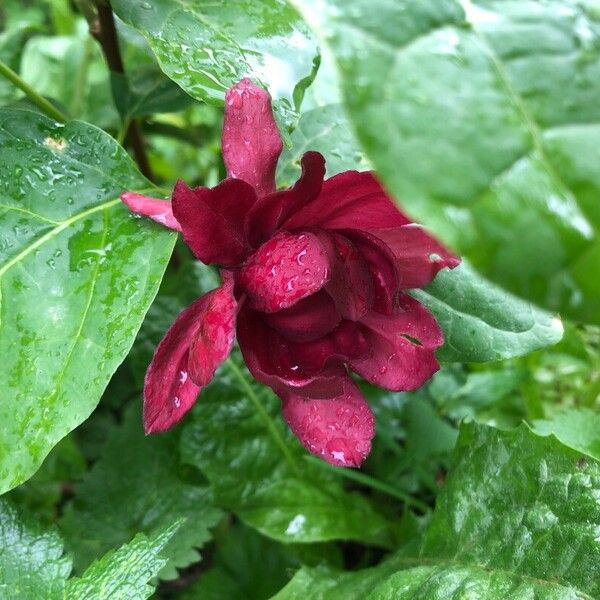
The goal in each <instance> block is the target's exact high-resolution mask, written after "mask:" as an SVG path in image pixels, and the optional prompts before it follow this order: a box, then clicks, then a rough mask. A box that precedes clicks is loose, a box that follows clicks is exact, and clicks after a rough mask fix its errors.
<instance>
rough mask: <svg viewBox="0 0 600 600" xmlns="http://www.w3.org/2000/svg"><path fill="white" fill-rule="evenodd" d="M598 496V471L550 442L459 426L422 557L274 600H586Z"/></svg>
mask: <svg viewBox="0 0 600 600" xmlns="http://www.w3.org/2000/svg"><path fill="white" fill-rule="evenodd" d="M599 492H600V463H598V462H597V461H595V460H593V459H592V458H589V459H585V460H582V455H581V454H580V453H579V452H575V451H573V450H571V449H570V448H567V447H566V446H564V445H563V444H561V443H560V442H559V441H558V440H557V439H556V438H553V437H547V438H544V437H539V436H537V435H535V434H534V433H533V432H531V431H530V430H529V429H528V428H527V427H525V426H522V427H520V428H519V429H517V430H514V431H507V432H502V431H499V430H496V429H493V428H490V427H486V426H482V425H475V424H469V425H464V426H463V428H462V430H461V435H460V437H459V440H458V444H457V449H456V452H455V456H454V467H453V469H452V471H451V472H450V474H449V476H448V479H447V481H446V484H445V485H444V487H443V489H442V491H441V493H440V495H439V497H438V500H437V503H436V509H435V511H434V513H433V517H432V519H431V521H430V524H429V526H428V528H427V530H426V532H425V535H424V539H423V544H422V547H421V550H420V552H418V553H417V554H416V555H415V556H414V557H411V556H409V553H408V552H402V551H401V552H399V553H397V554H396V555H395V556H394V557H392V558H391V559H390V560H389V561H388V562H386V563H383V564H382V565H380V566H378V567H375V568H373V569H367V570H363V571H358V572H354V573H339V572H335V571H330V570H325V569H313V570H309V569H303V570H301V571H300V572H299V573H298V574H297V575H296V576H295V577H294V579H293V580H292V581H291V582H290V584H288V586H286V587H285V588H284V589H283V590H282V591H281V592H280V593H279V594H278V595H277V596H276V598H277V599H278V600H291V599H296V598H298V599H299V598H302V597H303V595H302V594H303V593H304V594H309V597H310V598H311V599H315V600H318V599H320V598H323V599H325V598H326V599H327V600H335V599H337V598H340V599H341V598H344V600H351V599H357V600H358V599H359V598H360V599H362V598H369V599H371V600H384V599H386V600H387V599H392V598H393V599H394V600H431V599H433V598H436V599H437V598H439V599H440V600H442V599H443V600H460V599H462V598H465V597H466V596H465V594H467V595H468V597H470V598H471V597H472V598H477V599H478V600H503V599H505V598H511V600H512V599H515V600H521V599H523V600H526V599H530V598H544V599H549V600H593V599H594V598H597V597H598V594H599V592H600V540H599V539H598V533H597V532H598V527H599V526H600V500H599V498H600V494H599ZM394 571H396V572H395V573H394V574H393V575H392V573H393V572H394ZM304 597H306V596H304Z"/></svg>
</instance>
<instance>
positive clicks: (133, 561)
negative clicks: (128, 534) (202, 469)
mask: <svg viewBox="0 0 600 600" xmlns="http://www.w3.org/2000/svg"><path fill="white" fill-rule="evenodd" d="M179 525H180V523H179V522H176V523H174V524H173V525H171V526H170V527H168V528H166V529H163V530H162V531H161V532H160V533H158V534H157V535H155V536H153V537H151V538H148V537H146V536H145V535H144V534H142V533H139V534H138V535H136V536H135V537H134V538H133V540H132V541H131V542H129V543H128V544H126V545H124V546H121V548H119V549H118V550H113V551H111V552H108V553H107V554H106V555H104V556H103V557H102V558H101V559H100V560H97V561H96V562H94V563H93V564H92V565H91V566H90V567H89V568H88V569H87V570H86V572H85V573H84V574H83V575H82V576H81V577H76V578H73V579H71V580H69V582H68V584H67V598H69V600H71V599H72V600H144V599H145V598H149V597H150V596H151V595H152V593H153V592H154V587H155V586H153V585H149V583H148V582H149V581H151V580H153V579H154V578H155V577H156V576H157V575H158V572H159V571H160V569H161V568H162V567H163V566H164V565H165V563H166V562H167V561H166V559H165V558H162V557H161V556H160V553H161V552H162V550H163V548H164V547H165V545H166V544H167V543H168V542H169V540H170V539H171V537H172V536H173V535H174V534H175V533H176V532H177V529H178V527H179Z"/></svg>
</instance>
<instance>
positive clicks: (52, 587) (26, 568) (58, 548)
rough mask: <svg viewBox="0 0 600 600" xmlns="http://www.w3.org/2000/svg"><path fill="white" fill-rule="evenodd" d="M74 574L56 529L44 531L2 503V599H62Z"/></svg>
mask: <svg viewBox="0 0 600 600" xmlns="http://www.w3.org/2000/svg"><path fill="white" fill-rule="evenodd" d="M70 572H71V559H70V558H69V557H67V556H63V545H62V540H61V539H60V536H59V535H58V532H57V531H56V529H54V528H53V529H44V528H43V527H41V526H40V525H39V524H38V523H36V522H35V521H34V520H32V519H29V518H23V517H22V516H21V515H20V514H19V513H18V511H17V510H16V509H15V508H14V506H13V505H12V504H11V503H9V502H7V501H6V500H0V599H2V600H21V599H23V600H25V599H31V600H34V599H35V598H44V599H45V600H58V599H61V598H63V593H64V588H65V580H66V579H67V577H68V576H69V573H70Z"/></svg>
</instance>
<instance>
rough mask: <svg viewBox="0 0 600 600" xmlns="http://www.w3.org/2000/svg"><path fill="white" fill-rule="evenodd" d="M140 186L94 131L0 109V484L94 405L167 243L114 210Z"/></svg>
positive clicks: (135, 323)
mask: <svg viewBox="0 0 600 600" xmlns="http://www.w3.org/2000/svg"><path fill="white" fill-rule="evenodd" d="M147 186H149V183H148V182H147V180H145V179H144V177H142V176H141V175H140V174H139V172H138V171H137V169H136V168H135V166H134V164H133V162H132V161H131V160H130V158H129V157H128V156H127V154H126V153H125V151H124V150H123V149H122V148H120V147H119V146H118V144H117V143H116V142H115V141H114V140H113V139H112V138H110V137H109V136H108V135H106V134H105V133H104V132H102V131H101V130H99V129H97V128H96V127H93V126H91V125H86V124H84V123H78V122H72V123H69V124H67V125H66V126H60V125H57V124H54V123H52V122H51V121H50V120H48V119H47V118H46V117H43V116H41V115H38V114H36V113H32V112H29V111H21V110H2V111H0V217H1V218H2V222H3V228H2V233H1V234H0V291H1V298H0V300H1V315H2V321H1V322H0V347H1V348H2V365H1V366H0V390H1V391H0V394H1V401H0V490H1V491H5V490H7V489H10V488H12V487H14V486H16V485H18V484H19V483H21V482H22V481H24V480H25V479H27V478H28V477H30V476H31V475H32V474H33V473H34V472H35V471H36V469H37V468H38V467H39V465H40V464H41V462H42V460H43V459H44V457H45V456H46V454H48V452H49V451H50V450H51V448H52V447H53V446H54V445H55V444H56V443H57V442H58V441H59V440H60V439H61V438H62V437H64V436H65V435H66V434H67V433H68V432H69V431H71V430H72V429H73V428H75V427H76V426H77V425H79V424H80V423H81V422H82V421H84V420H85V419H86V418H87V417H88V415H89V414H90V413H91V411H92V410H93V409H94V408H95V406H96V404H97V403H98V400H99V399H100V396H101V394H102V392H103V390H104V388H105V387H106V384H107V382H108V380H109V379H110V376H111V375H112V373H113V372H114V371H115V369H116V368H117V366H118V365H119V364H120V363H121V361H122V360H123V359H124V357H125V356H126V354H127V352H128V351H129V348H130V347H131V344H132V343H133V339H134V337H135V334H136V332H137V330H138V329H139V327H140V324H141V321H142V319H143V316H144V314H145V313H146V310H147V309H148V306H149V304H150V302H151V301H152V299H153V298H154V295H155V294H156V290H157V288H158V284H159V283H160V280H161V278H162V274H163V271H164V269H165V267H166V264H167V261H168V258H169V256H170V253H171V250H172V246H173V243H174V236H173V235H172V234H171V233H169V232H167V231H165V230H164V229H162V228H160V227H158V226H154V225H152V224H149V223H148V222H142V221H141V220H139V219H136V218H135V217H133V216H131V215H130V214H128V211H127V210H126V209H125V208H124V207H123V206H121V203H120V201H119V194H120V193H121V192H122V191H124V190H143V188H145V187H147Z"/></svg>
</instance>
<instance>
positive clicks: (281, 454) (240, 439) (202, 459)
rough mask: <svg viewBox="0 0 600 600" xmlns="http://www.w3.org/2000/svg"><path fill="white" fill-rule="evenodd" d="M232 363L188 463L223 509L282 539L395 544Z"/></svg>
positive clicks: (189, 437) (194, 433) (201, 406)
mask: <svg viewBox="0 0 600 600" xmlns="http://www.w3.org/2000/svg"><path fill="white" fill-rule="evenodd" d="M234 360H236V361H237V360H238V359H237V358H236V359H229V361H228V362H227V363H226V366H225V367H223V372H222V374H221V376H220V377H218V378H217V379H216V380H215V382H213V383H212V384H211V385H210V386H209V387H208V388H207V389H205V390H204V391H203V392H202V394H201V397H200V400H199V402H198V404H197V408H196V409H195V410H194V411H193V412H192V415H191V418H189V419H188V422H187V424H186V425H185V427H184V431H183V438H182V446H181V447H182V456H183V459H184V460H185V461H186V462H188V463H190V464H193V465H196V466H198V467H199V468H200V469H201V470H202V472H203V473H204V474H205V475H206V477H207V478H208V480H209V481H210V482H211V485H212V489H213V491H214V494H215V500H216V502H217V503H218V504H219V505H220V506H222V507H223V508H227V509H229V510H232V511H233V512H234V513H235V514H236V515H237V516H239V517H240V519H242V520H243V521H244V522H245V523H247V524H248V525H251V526H252V527H255V528H256V529H258V530H259V531H260V532H262V533H264V534H265V535H268V536H270V537H272V538H274V539H276V540H279V541H282V542H285V543H290V542H304V543H305V542H321V541H327V540H332V539H352V540H360V541H364V542H368V543H375V544H384V545H385V544H387V543H389V537H388V536H389V534H387V533H386V529H387V527H388V525H387V523H386V520H385V519H384V518H383V517H382V516H381V515H380V514H378V512H377V511H376V510H374V508H373V507H372V506H371V504H370V503H369V502H368V500H367V499H366V498H365V497H363V496H361V495H359V494H350V493H348V492H346V491H345V490H344V489H343V487H342V486H341V485H340V484H339V482H338V481H336V480H335V479H333V478H332V477H331V475H330V474H329V472H328V470H326V469H325V468H321V467H320V466H315V467H313V466H312V465H311V466H307V465H306V464H305V463H304V462H301V457H302V456H303V455H304V453H305V451H304V450H303V449H302V448H301V447H300V445H299V444H298V442H297V441H296V440H295V439H294V438H293V436H292V435H291V433H290V432H289V430H288V429H287V427H286V425H285V424H284V423H283V421H282V419H281V416H280V411H279V401H278V399H277V398H276V397H275V395H274V394H273V393H272V392H271V391H270V390H269V389H268V388H265V387H264V386H261V385H260V384H257V383H255V382H253V381H252V380H250V378H249V376H248V375H247V373H246V372H245V370H244V371H242V369H241V368H240V367H239V366H238V365H237V364H236V362H234Z"/></svg>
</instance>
